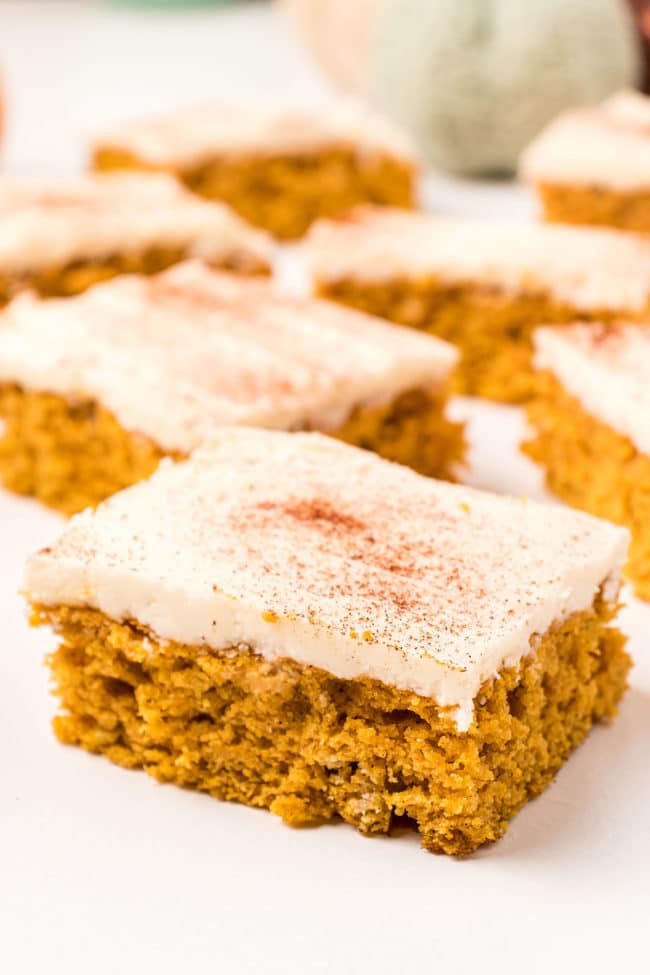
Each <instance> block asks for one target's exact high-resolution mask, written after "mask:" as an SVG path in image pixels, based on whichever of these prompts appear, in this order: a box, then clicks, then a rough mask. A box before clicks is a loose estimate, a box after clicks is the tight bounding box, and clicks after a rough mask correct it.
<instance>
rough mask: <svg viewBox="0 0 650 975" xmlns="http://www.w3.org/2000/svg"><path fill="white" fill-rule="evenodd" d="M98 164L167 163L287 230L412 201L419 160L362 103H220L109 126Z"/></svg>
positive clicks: (274, 229) (276, 230)
mask: <svg viewBox="0 0 650 975" xmlns="http://www.w3.org/2000/svg"><path fill="white" fill-rule="evenodd" d="M93 162H94V166H95V167H96V168H97V169H103V170H106V169H124V168H126V169H145V170H167V171H168V172H172V173H174V174H175V175H176V176H178V177H179V178H180V179H181V180H182V181H183V182H184V183H185V184H186V185H187V186H188V187H189V188H190V189H192V190H194V192H196V193H199V194H201V195H202V196H206V197H209V198H210V199H216V200H224V201H225V202H226V203H228V204H230V206H231V207H233V208H234V209H235V210H236V211H237V212H238V213H239V214H241V216H242V217H244V218H245V219H246V220H248V221H249V222H250V223H252V224H256V225H257V226H259V227H263V228H264V229H265V230H268V231H270V232H271V233H272V234H274V235H275V236H277V237H280V238H292V237H300V236H301V235H302V234H304V232H305V230H306V229H307V228H308V227H309V225H310V224H311V223H312V221H314V220H315V219H316V218H317V217H322V216H334V215H336V214H339V213H343V212H345V211H346V210H348V209H349V208H350V207H352V206H354V205H355V204H357V203H361V202H372V203H377V204H392V205H394V206H412V205H413V203H414V194H415V179H416V169H417V166H416V160H415V157H414V155H413V151H412V149H411V147H410V145H409V143H408V142H407V141H406V139H405V137H404V136H403V135H402V133H401V132H400V131H399V130H396V129H395V128H394V127H393V126H392V125H391V124H389V123H388V122H386V121H385V120H384V119H382V118H380V117H377V116H375V115H373V114H371V113H369V112H368V110H367V109H365V108H363V107H362V106H361V105H360V104H358V103H357V102H354V101H347V100H346V101H342V102H335V103H334V104H333V105H327V106H324V107H322V108H320V109H319V110H318V111H311V112H308V111H301V110H297V109H293V110H288V109H286V108H278V107H274V106H270V105H268V106H260V105H257V106H246V105H240V106H230V107H228V106H212V107H204V108H197V109H190V110H185V111H180V112H178V113H177V114H175V115H170V116H167V117H164V118H159V119H152V120H149V121H132V122H127V123H125V124H122V125H121V126H117V127H115V128H114V129H113V130H112V131H108V132H106V133H104V134H103V135H102V136H100V138H99V139H98V141H97V144H96V146H95V150H94V155H93Z"/></svg>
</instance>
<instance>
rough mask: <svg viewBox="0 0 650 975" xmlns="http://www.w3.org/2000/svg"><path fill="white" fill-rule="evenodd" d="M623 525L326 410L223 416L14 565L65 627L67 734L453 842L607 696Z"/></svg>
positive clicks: (608, 708) (174, 778)
mask: <svg viewBox="0 0 650 975" xmlns="http://www.w3.org/2000/svg"><path fill="white" fill-rule="evenodd" d="M626 544H627V532H625V531H624V530H623V529H621V528H618V527H616V526H614V525H610V524H608V523H607V522H600V521H598V520H596V519H593V518H591V517H590V516H588V515H584V514H582V513H579V512H573V511H571V510H570V509H568V508H560V507H559V506H558V507H556V506H541V505H536V504H533V503H530V502H528V503H527V502H526V501H525V500H516V499H513V498H504V497H497V496H493V495H489V494H484V493H482V492H479V491H475V490H472V489H470V488H461V487H458V486H457V485H451V484H446V483H444V482H441V481H435V480H433V479H431V478H424V477H421V476H420V475H418V474H415V473H414V472H413V471H410V470H408V469H407V468H405V467H402V466H400V465H397V464H391V463H388V462H387V461H385V460H382V459H380V458H378V457H377V456H375V455H372V454H369V453H368V452H366V451H361V450H358V449H355V448H353V447H349V446H346V445H344V444H341V443H337V442H336V441H334V440H332V439H330V438H327V437H323V436H321V435H319V434H309V433H306V434H301V433H297V434H286V433H279V432H269V431H262V430H254V429H240V430H236V429H233V428H231V429H229V430H223V431H221V432H220V433H219V434H217V435H216V437H215V439H214V441H213V442H212V443H211V444H210V445H206V446H205V447H203V448H201V449H200V450H199V451H197V452H196V453H195V454H194V455H193V456H192V457H191V458H190V459H189V460H187V461H185V462H182V463H173V462H171V461H166V462H165V463H164V464H163V465H161V467H160V469H159V470H158V472H157V473H156V474H154V476H153V477H152V478H151V479H150V480H149V481H146V482H144V483H141V484H138V485H135V486H134V487H131V488H129V489H128V490H126V491H123V492H121V493H120V494H117V495H115V496H114V497H112V498H111V499H109V500H108V501H106V502H105V503H103V504H102V505H100V507H99V508H97V509H96V510H87V511H85V512H83V513H82V514H80V515H77V516H76V517H75V518H73V519H72V521H71V522H70V523H69V524H68V526H67V528H66V529H65V530H64V532H63V535H62V536H61V538H60V539H59V540H58V541H57V542H56V543H55V544H54V545H53V546H52V547H50V548H45V549H43V550H42V551H41V552H39V553H38V554H37V555H35V556H34V557H33V558H32V559H31V561H30V563H29V565H28V568H27V574H26V582H25V588H26V593H27V595H28V598H29V600H30V601H31V603H32V605H33V609H34V622H35V623H45V624H49V625H51V626H52V627H53V628H54V630H55V631H56V633H57V634H58V636H59V640H60V642H59V647H58V649H57V650H56V652H55V653H54V654H53V655H52V656H51V657H50V665H51V668H52V674H53V677H54V682H55V685H56V693H57V694H58V696H59V698H60V701H61V706H62V714H61V716H60V717H58V718H56V719H55V730H56V733H57V735H58V737H59V738H60V740H61V741H63V742H65V743H69V744H75V745H80V746H82V747H83V748H86V749H87V750H88V751H91V752H98V753H101V754H104V755H106V756H108V757H109V758H110V759H112V760H113V761H115V762H117V763H119V764H121V765H125V766H127V767H130V768H144V769H146V771H148V772H149V773H150V774H151V775H153V776H155V777H156V778H157V779H159V780H160V781H162V782H174V783H176V784H177V785H182V786H187V787H190V788H194V789H200V790H202V791H205V792H208V793H210V794H211V795H213V796H216V797H218V798H220V799H228V800H234V801H237V802H243V803H247V804H249V805H252V806H261V807H265V808H268V809H270V810H271V811H272V812H274V813H276V814H277V815H278V816H281V817H282V819H284V820H285V822H287V823H289V824H291V825H296V826H300V825H306V824H316V823H319V822H323V821H326V820H329V819H332V818H334V817H337V816H338V817H342V818H343V819H344V820H346V821H347V822H348V823H351V824H352V825H354V826H356V827H357V828H358V829H359V830H361V831H362V832H364V833H385V832H388V831H389V830H390V829H391V826H393V825H395V824H398V825H404V822H405V818H406V820H407V821H410V822H411V823H412V824H413V825H415V826H416V827H417V829H418V830H419V832H420V834H421V837H422V842H423V845H424V846H425V847H426V848H427V849H430V850H437V851H442V852H445V853H453V854H464V853H468V852H470V851H472V850H474V849H475V848H476V847H478V846H480V845H481V844H483V843H487V842H489V841H491V840H496V839H498V837H500V836H501V835H502V833H503V832H504V831H505V829H506V826H507V822H508V820H509V819H510V818H511V817H512V816H513V815H514V814H515V813H516V812H517V811H518V810H519V809H520V808H521V806H523V805H524V803H526V802H527V800H528V799H530V798H532V797H533V796H535V795H536V794H537V793H539V792H541V791H542V790H543V789H544V788H545V787H546V786H547V785H548V784H549V783H550V782H551V780H552V778H553V776H554V775H555V773H556V772H557V771H558V769H559V768H560V766H561V765H562V764H563V762H564V761H565V760H566V759H567V758H568V756H569V754H570V753H571V751H572V750H573V749H574V748H575V747H576V746H577V745H578V744H579V743H580V742H581V741H582V740H583V739H584V738H585V736H586V735H587V733H588V731H589V729H590V728H591V726H592V725H593V724H594V722H596V721H599V720H602V719H608V718H611V717H612V716H613V715H614V714H615V711H616V705H617V701H618V700H619V698H620V696H621V694H622V693H623V690H624V688H625V686H626V674H627V671H628V668H629V664H630V661H629V658H628V656H627V654H626V653H625V650H624V642H625V641H624V638H623V637H622V635H621V634H620V633H619V632H618V631H617V630H616V629H614V628H613V627H612V626H611V625H610V624H611V619H612V617H613V615H614V613H615V610H616V601H617V592H618V586H619V572H620V567H621V564H622V563H623V561H624V559H625V550H626ZM161 801H164V799H162V800H161ZM585 815H588V812H587V811H586V812H585Z"/></svg>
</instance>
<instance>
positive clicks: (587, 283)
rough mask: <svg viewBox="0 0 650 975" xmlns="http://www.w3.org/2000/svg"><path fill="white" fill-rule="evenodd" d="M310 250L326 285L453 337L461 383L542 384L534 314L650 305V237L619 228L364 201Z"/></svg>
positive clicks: (474, 388)
mask: <svg viewBox="0 0 650 975" xmlns="http://www.w3.org/2000/svg"><path fill="white" fill-rule="evenodd" d="M309 261H310V264H311V271H312V274H313V278H314V283H315V289H316V290H317V292H318V293H319V294H321V295H323V296H325V297H327V298H331V299H334V300H336V301H339V302H342V303H343V304H346V305H352V306H354V307H356V308H360V309H362V310H364V311H366V312H370V313H372V314H374V315H380V316H382V317H384V318H389V319H391V320H393V321H396V322H401V323H402V324H404V325H410V326H413V327H415V328H419V329H424V330H426V331H428V332H430V333H432V334H433V335H437V336H439V337H440V338H443V339H446V340H447V341H449V342H453V343H454V344H455V345H457V346H458V348H459V349H460V351H461V354H462V359H461V366H460V369H459V370H458V371H457V373H456V385H455V389H456V391H458V392H460V393H465V394H469V395H476V396H484V397H486V398H488V399H494V400H502V401H505V402H515V403H516V402H522V401H525V400H527V399H529V398H530V396H531V395H532V394H533V392H534V375H533V371H532V369H531V353H532V345H531V334H532V331H533V329H534V328H535V326H537V325H539V324H540V323H542V322H549V323H555V322H558V323H559V322H569V321H573V320H575V319H585V320H588V321H589V320H594V321H596V320H602V319H610V318H613V317H616V316H620V315H625V316H627V317H631V318H635V317H643V316H644V315H647V314H648V313H649V312H650V241H647V240H646V239H645V238H643V237H641V236H638V237H635V236H632V235H630V234H623V233H620V232H618V231H614V230H593V229H588V228H582V227H557V226H550V225H544V224H536V225H535V224H532V225H530V224H516V223H511V224H508V223H501V222H488V221H477V220H456V219H442V218H438V217H434V216H431V215H428V214H423V213H407V212H405V211H399V210H394V209H385V210H380V209H376V208H372V207H361V208H359V209H358V210H357V211H355V212H354V213H353V214H352V215H350V216H349V217H348V218H344V219H341V220H339V221H322V222H321V223H319V224H318V225H317V226H316V227H314V229H313V231H312V232H311V234H310V240H309Z"/></svg>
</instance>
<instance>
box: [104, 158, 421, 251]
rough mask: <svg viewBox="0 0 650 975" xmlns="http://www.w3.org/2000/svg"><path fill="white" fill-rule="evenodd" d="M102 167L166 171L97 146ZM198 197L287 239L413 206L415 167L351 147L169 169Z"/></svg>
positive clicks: (229, 160)
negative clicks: (349, 218)
mask: <svg viewBox="0 0 650 975" xmlns="http://www.w3.org/2000/svg"><path fill="white" fill-rule="evenodd" d="M93 162H94V167H95V169H98V170H115V169H140V170H142V169H145V170H146V169H161V168H162V169H165V168H166V167H159V166H153V165H148V164H147V163H146V162H145V161H144V160H142V159H138V158H137V157H136V156H134V155H132V154H130V153H128V152H126V151H124V150H118V149H111V148H103V149H98V150H97V151H96V153H95V156H94V160H93ZM171 171H172V172H173V173H174V175H175V176H177V177H178V179H180V180H182V182H183V183H184V184H185V185H186V186H187V187H188V188H189V189H191V190H193V191H194V192H195V193H198V194H199V195H200V196H204V197H207V198H208V199H211V200H223V201H224V202H225V203H228V204H229V205H230V206H231V207H232V208H233V210H235V211H236V212H237V213H239V215H240V216H242V217H243V218H244V219H245V220H247V221H248V222H249V223H251V224H254V225H255V226H257V227H262V228H263V229H264V230H267V231H269V232H270V233H272V234H273V235H274V236H276V237H279V238H281V239H285V240H288V239H291V238H296V237H301V236H302V235H303V234H304V233H305V231H306V230H307V229H308V227H309V226H310V225H311V224H312V223H313V222H314V221H315V220H316V219H318V218H320V217H335V216H338V215H340V214H342V213H345V212H346V211H347V210H350V209H351V208H352V207H353V206H355V205H356V204H358V203H377V204H381V205H385V206H400V207H412V206H413V205H414V194H415V186H414V183H415V177H414V171H413V167H412V165H410V164H408V163H406V162H404V161H402V160H400V159H397V158H394V157H392V156H389V155H381V154H377V153H372V154H367V155H365V156H364V157H363V158H360V157H359V156H358V155H357V154H356V153H354V152H350V151H349V150H345V149H343V148H341V149H332V150H330V151H328V152H319V153H304V154H302V155H287V156H259V155H255V156H249V157H247V156H237V157H229V156H224V157H222V158H218V159H212V160H211V161H209V162H207V163H205V164H203V165H202V166H200V167H197V168H194V169H187V170H182V169H181V170H171Z"/></svg>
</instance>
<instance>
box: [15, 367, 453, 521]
mask: <svg viewBox="0 0 650 975" xmlns="http://www.w3.org/2000/svg"><path fill="white" fill-rule="evenodd" d="M445 405H446V398H445V395H444V394H443V393H442V391H441V393H440V395H439V396H431V395H428V394H427V393H425V392H422V391H419V390H413V391H411V392H407V393H403V394H402V395H400V396H398V397H397V398H396V399H394V400H393V401H392V402H390V403H388V404H386V405H384V406H380V407H359V408H357V409H355V410H354V411H353V412H352V414H351V416H350V417H349V419H348V421H347V422H346V423H345V424H344V426H342V427H341V428H340V429H338V430H336V431H331V435H332V436H335V437H337V438H338V439H340V440H344V441H345V442H346V443H350V444H354V445H356V446H359V447H364V448H366V449H368V450H372V451H374V452H376V453H378V454H380V455H381V456H382V457H385V458H387V459H388V460H393V461H397V462H399V463H402V464H406V465H408V466H410V467H413V468H414V469H415V470H417V471H419V472H420V473H422V474H428V475H431V476H437V477H444V478H447V479H449V478H451V476H452V468H453V466H454V465H455V464H456V463H457V462H460V461H461V460H462V459H463V456H464V451H465V441H464V435H463V427H462V425H461V424H457V423H452V422H451V421H450V420H448V419H447V418H446V416H445V412H444V411H445ZM0 423H3V424H4V433H3V434H0V480H1V481H2V483H3V485H4V486H5V487H6V488H7V489H9V490H11V491H14V492H15V493H17V494H24V495H30V496H33V497H36V498H38V499H39V500H40V501H42V502H43V503H44V504H47V505H49V506H50V507H52V508H55V509H57V510H59V511H62V512H63V513H64V514H68V515H70V514H74V512H76V511H80V510H82V509H83V508H86V507H89V506H94V505H96V504H98V503H99V502H100V501H102V500H104V498H107V497H109V496H110V495H111V494H114V493H115V492H116V491H119V490H121V489H122V488H124V487H128V486H129V485H130V484H135V483H136V482H138V481H142V480H144V479H145V478H147V477H149V475H150V474H152V473H153V471H154V470H155V469H156V467H157V466H158V464H159V462H160V460H161V459H162V458H163V457H164V456H166V455H169V453H170V452H168V451H164V450H162V449H161V448H160V447H159V446H157V445H156V444H155V443H153V441H152V440H151V439H149V438H148V437H145V436H142V435H140V434H135V433H131V432H129V431H127V430H125V429H124V428H123V427H122V426H121V425H120V424H119V423H118V421H117V420H116V419H115V417H114V416H113V415H112V414H111V413H110V412H109V411H108V410H105V409H103V408H102V407H100V406H98V405H97V404H96V403H94V402H93V401H91V400H87V399H79V400H78V401H76V402H72V401H68V400H66V399H64V398H63V397H61V396H58V395H55V394H52V393H37V392H28V391H26V390H23V389H21V388H20V387H18V386H2V385H0ZM171 456H174V457H176V458H177V459H178V458H180V457H181V456H182V454H181V452H178V453H173V454H171Z"/></svg>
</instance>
